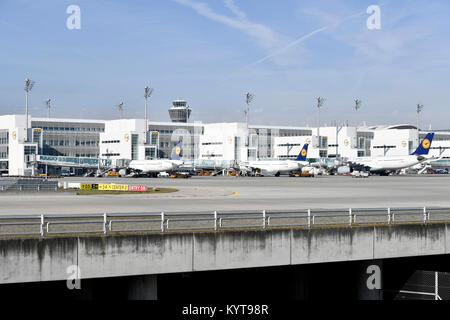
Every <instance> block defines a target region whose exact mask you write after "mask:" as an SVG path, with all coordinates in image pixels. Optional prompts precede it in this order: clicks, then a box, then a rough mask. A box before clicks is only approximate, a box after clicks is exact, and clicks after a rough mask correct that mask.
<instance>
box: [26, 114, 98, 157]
mask: <svg viewBox="0 0 450 320" xmlns="http://www.w3.org/2000/svg"><path fill="white" fill-rule="evenodd" d="M31 125H32V127H33V128H34V131H35V130H36V129H41V130H42V132H41V135H42V138H41V139H42V147H41V148H42V149H40V150H39V154H42V155H51V156H68V157H92V158H96V157H98V156H99V142H100V132H104V131H105V125H104V123H93V122H86V123H84V122H70V121H67V122H58V121H37V120H34V121H32V122H31ZM33 134H35V132H33ZM33 141H34V138H33Z"/></svg>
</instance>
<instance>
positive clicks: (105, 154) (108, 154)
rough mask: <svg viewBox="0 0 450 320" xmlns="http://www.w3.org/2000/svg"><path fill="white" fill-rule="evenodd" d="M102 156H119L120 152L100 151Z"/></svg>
mask: <svg viewBox="0 0 450 320" xmlns="http://www.w3.org/2000/svg"><path fill="white" fill-rule="evenodd" d="M102 156H103V157H119V156H120V153H102Z"/></svg>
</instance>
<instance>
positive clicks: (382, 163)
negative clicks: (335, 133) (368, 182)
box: [348, 133, 434, 174]
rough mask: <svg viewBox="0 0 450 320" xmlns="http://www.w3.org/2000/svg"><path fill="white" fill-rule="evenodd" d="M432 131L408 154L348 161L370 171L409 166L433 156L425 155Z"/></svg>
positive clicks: (394, 169)
mask: <svg viewBox="0 0 450 320" xmlns="http://www.w3.org/2000/svg"><path fill="white" fill-rule="evenodd" d="M433 137H434V133H428V134H427V135H426V136H425V138H424V139H423V140H422V141H421V143H420V144H419V146H418V147H417V149H416V151H414V152H413V153H411V155H408V156H392V157H371V158H357V159H351V160H349V161H348V163H349V164H351V165H352V166H355V165H356V166H358V165H359V166H363V167H368V168H369V170H370V172H374V173H381V174H389V173H390V172H392V171H396V170H399V169H404V168H409V167H412V166H415V165H417V164H419V163H422V162H424V161H429V160H430V159H433V157H427V156H428V152H429V151H430V147H431V143H432V141H433Z"/></svg>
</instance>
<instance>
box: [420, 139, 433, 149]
mask: <svg viewBox="0 0 450 320" xmlns="http://www.w3.org/2000/svg"><path fill="white" fill-rule="evenodd" d="M430 145H431V142H430V140H428V139H425V140H423V142H422V147H424V148H425V149H428V148H429V147H430Z"/></svg>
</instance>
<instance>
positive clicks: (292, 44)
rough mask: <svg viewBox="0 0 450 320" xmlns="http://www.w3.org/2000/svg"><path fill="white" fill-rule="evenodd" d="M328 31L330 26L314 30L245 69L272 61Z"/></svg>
mask: <svg viewBox="0 0 450 320" xmlns="http://www.w3.org/2000/svg"><path fill="white" fill-rule="evenodd" d="M326 29H328V26H325V27H322V28H320V29H317V30H314V31H312V32H310V33H308V34H307V35H304V36H303V37H301V38H298V39H296V40H294V41H292V42H291V43H289V44H288V45H287V46H285V47H283V48H281V49H280V50H278V51H276V52H274V53H272V54H270V55H268V56H266V57H264V58H262V59H259V60H258V61H255V62H253V63H250V64H249V65H247V66H245V68H247V67H251V66H254V65H257V64H259V63H261V62H264V61H266V60H268V59H270V58H272V57H275V56H277V55H279V54H280V53H283V52H284V51H286V50H287V49H289V48H291V47H293V46H295V45H296V44H298V43H300V42H302V41H304V40H306V39H308V38H310V37H312V36H313V35H315V34H316V33H319V32H322V31H324V30H326Z"/></svg>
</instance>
